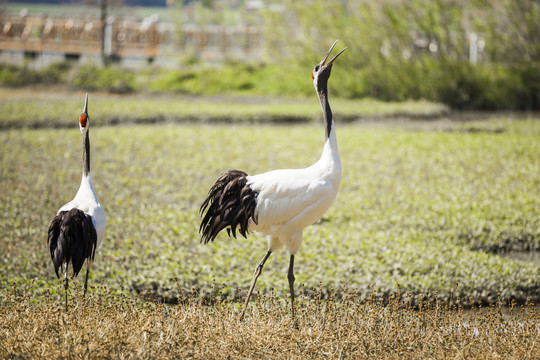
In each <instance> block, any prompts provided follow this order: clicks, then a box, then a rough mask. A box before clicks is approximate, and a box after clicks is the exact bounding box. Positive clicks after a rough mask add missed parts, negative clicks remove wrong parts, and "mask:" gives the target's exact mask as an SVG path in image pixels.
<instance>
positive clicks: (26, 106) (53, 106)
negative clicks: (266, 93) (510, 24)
mask: <svg viewBox="0 0 540 360" xmlns="http://www.w3.org/2000/svg"><path fill="white" fill-rule="evenodd" d="M84 95H85V93H84V92H80V91H79V92H77V91H69V90H66V89H65V88H64V87H58V88H54V89H52V91H49V90H45V89H43V88H37V89H36V90H33V91H32V90H28V89H27V88H24V89H8V88H0V129H6V128H21V127H28V128H39V127H70V128H71V127H73V118H74V115H73V114H78V113H79V112H80V111H81V109H82V107H81V99H83V101H84ZM89 99H90V105H89V106H90V109H91V110H90V111H91V113H90V116H91V118H92V121H93V124H94V125H112V124H115V125H125V124H133V123H190V122H191V123H194V122H195V123H201V122H204V123H215V122H222V123H231V122H233V123H278V122H282V123H285V122H313V121H315V120H319V119H320V118H321V115H320V114H321V109H320V105H319V103H318V101H317V100H314V98H309V99H304V98H298V99H286V98H266V97H265V98H263V97H259V98H257V97H252V96H250V97H248V96H235V97H233V96H214V97H187V96H184V97H182V96H163V95H149V94H141V95H131V96H119V95H111V94H107V93H92V94H90V96H89ZM333 104H335V105H334V107H335V108H336V110H335V111H334V112H335V115H336V116H337V117H339V118H340V119H342V121H347V122H350V121H353V120H357V119H361V118H364V119H366V118H367V119H373V118H381V117H408V118H434V117H440V116H441V115H445V114H447V113H448V112H449V110H448V108H447V107H446V106H444V105H441V104H437V103H431V102H427V101H410V102H395V103H392V102H382V101H378V100H373V99H360V100H343V99H336V100H334V101H333ZM317 123H318V122H317Z"/></svg>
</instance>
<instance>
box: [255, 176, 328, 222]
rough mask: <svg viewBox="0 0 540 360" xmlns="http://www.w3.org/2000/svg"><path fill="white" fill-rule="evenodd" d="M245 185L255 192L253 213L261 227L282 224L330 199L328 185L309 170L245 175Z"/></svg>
mask: <svg viewBox="0 0 540 360" xmlns="http://www.w3.org/2000/svg"><path fill="white" fill-rule="evenodd" d="M248 184H249V186H250V187H251V188H252V189H253V190H254V191H257V192H258V193H259V195H258V198H257V209H256V214H257V218H258V223H259V225H261V226H272V225H277V224H283V223H285V222H287V221H289V220H291V219H293V218H295V217H297V216H298V215H300V214H301V213H302V212H304V211H305V210H306V209H308V208H310V206H311V205H313V204H315V203H317V202H321V200H324V198H326V197H328V198H329V199H332V200H333V197H334V196H333V193H334V192H333V191H332V186H331V184H330V183H329V182H328V181H326V180H325V179H321V178H320V177H318V176H314V174H312V172H311V171H309V168H308V169H298V170H296V169H291V170H275V171H270V172H267V173H263V174H259V175H254V176H249V177H248ZM322 203H326V202H325V201H323V202H322ZM324 211H326V209H324ZM324 211H323V213H324ZM321 215H322V214H321ZM316 220H317V219H315V220H314V221H316Z"/></svg>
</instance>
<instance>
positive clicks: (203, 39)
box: [0, 14, 261, 58]
mask: <svg viewBox="0 0 540 360" xmlns="http://www.w3.org/2000/svg"><path fill="white" fill-rule="evenodd" d="M160 25H161V26H160ZM103 26H104V24H103V23H102V21H101V20H100V19H98V18H93V17H90V16H86V17H83V16H81V17H48V16H13V15H7V14H3V15H2V14H0V50H9V51H24V52H35V53H43V52H51V53H63V54H74V55H77V54H94V55H99V54H101V51H102V39H103V38H104V49H105V53H106V55H112V56H117V57H127V56H131V57H144V58H156V57H158V56H162V55H163V54H162V51H163V49H169V50H170V49H171V48H178V49H180V50H181V49H184V48H186V47H192V48H194V49H196V50H197V52H198V54H200V56H201V57H213V56H215V53H221V54H224V53H225V52H228V51H235V52H236V51H238V52H241V53H243V54H253V53H256V52H258V51H259V49H260V43H261V37H260V33H259V31H258V29H256V28H253V27H223V26H206V27H204V28H203V27H199V26H194V25H185V26H183V28H182V31H177V30H176V26H174V25H173V24H159V23H158V22H156V21H149V20H148V19H145V20H141V21H137V20H128V19H122V18H115V19H114V20H110V21H108V22H107V23H106V24H105V31H103ZM103 34H104V35H105V36H104V37H103ZM205 54H206V55H205ZM212 54H214V55H212Z"/></svg>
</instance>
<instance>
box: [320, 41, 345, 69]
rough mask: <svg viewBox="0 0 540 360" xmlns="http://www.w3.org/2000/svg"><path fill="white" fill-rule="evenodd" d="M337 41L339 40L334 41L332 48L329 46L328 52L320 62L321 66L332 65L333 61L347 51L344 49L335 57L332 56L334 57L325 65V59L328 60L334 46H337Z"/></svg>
mask: <svg viewBox="0 0 540 360" xmlns="http://www.w3.org/2000/svg"><path fill="white" fill-rule="evenodd" d="M338 41H339V40H336V41H334V43H333V44H332V46H330V49H329V50H328V52H327V53H326V55H325V56H324V58H323V59H322V61H321V65H323V66H324V65H326V66H330V65H332V64H333V63H334V60H336V59H337V57H338V56H339V55H341V53H343V52H344V51H345V50H347V48H344V49H343V50H341V51H340V52H338V53H337V55H336V56H334V57H333V58H332V59H331V60H330V61H328V63H327V62H326V59H328V56H330V53H331V52H332V50H333V49H334V46H336V44H337V42H338Z"/></svg>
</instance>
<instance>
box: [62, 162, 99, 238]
mask: <svg viewBox="0 0 540 360" xmlns="http://www.w3.org/2000/svg"><path fill="white" fill-rule="evenodd" d="M73 208H77V209H79V210H81V211H83V212H84V213H85V214H87V215H90V217H91V218H92V223H93V224H94V227H95V229H96V235H97V244H96V249H97V248H99V246H100V245H101V243H102V242H103V238H104V237H105V227H106V218H105V211H104V210H103V207H101V204H100V203H99V201H98V199H97V196H96V192H95V191H94V186H93V185H92V177H91V176H90V173H88V175H84V174H83V176H82V180H81V186H80V187H79V191H77V194H76V195H75V197H74V198H73V200H71V201H70V202H68V203H67V204H65V205H64V206H62V207H61V208H60V210H58V213H60V212H61V211H69V210H71V209H73ZM58 213H57V214H58Z"/></svg>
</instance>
